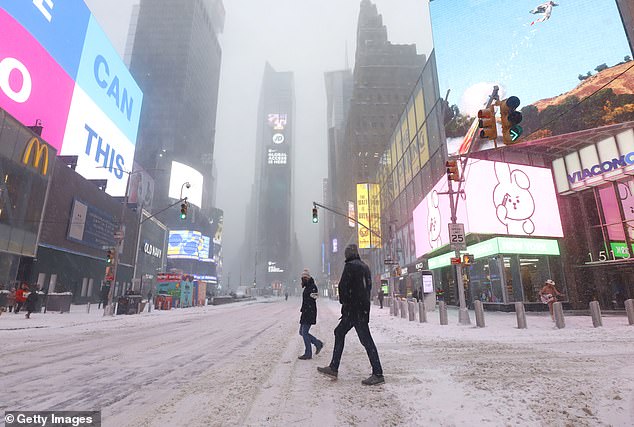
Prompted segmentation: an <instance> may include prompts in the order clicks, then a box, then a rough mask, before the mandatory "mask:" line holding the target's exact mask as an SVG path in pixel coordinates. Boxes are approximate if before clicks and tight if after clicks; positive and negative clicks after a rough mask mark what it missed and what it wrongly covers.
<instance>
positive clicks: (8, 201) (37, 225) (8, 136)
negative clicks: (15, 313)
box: [0, 109, 56, 289]
mask: <svg viewBox="0 0 634 427" xmlns="http://www.w3.org/2000/svg"><path fill="white" fill-rule="evenodd" d="M55 154H56V150H55V149H54V148H53V147H52V146H50V145H49V144H47V143H46V142H45V141H43V140H42V139H41V137H40V136H39V135H38V134H37V133H34V132H33V131H32V130H31V129H29V128H27V127H25V126H23V125H22V124H21V123H20V122H18V121H17V120H16V119H15V118H14V117H12V116H11V115H9V114H8V113H7V112H6V111H4V110H2V109H0V168H1V170H0V172H1V173H0V176H2V179H1V180H0V283H1V284H3V285H4V286H5V287H6V288H7V289H8V288H9V287H10V286H14V285H15V281H16V280H25V279H26V277H25V276H26V275H27V271H26V266H27V265H29V264H31V263H32V262H33V260H34V259H35V257H36V256H37V250H38V247H37V242H38V238H39V235H40V233H41V226H42V219H43V217H44V206H45V203H46V196H47V194H48V192H49V191H50V189H49V187H50V183H51V181H52V176H53V175H54V169H55Z"/></svg>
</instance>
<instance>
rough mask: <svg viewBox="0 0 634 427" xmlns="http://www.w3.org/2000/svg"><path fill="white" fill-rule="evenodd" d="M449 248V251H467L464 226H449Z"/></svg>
mask: <svg viewBox="0 0 634 427" xmlns="http://www.w3.org/2000/svg"><path fill="white" fill-rule="evenodd" d="M449 246H450V247H451V249H461V250H462V249H467V241H466V240H465V237H464V224H449Z"/></svg>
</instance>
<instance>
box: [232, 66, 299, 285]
mask: <svg viewBox="0 0 634 427" xmlns="http://www.w3.org/2000/svg"><path fill="white" fill-rule="evenodd" d="M294 86H295V84H294V77H293V73H292V72H278V71H275V70H274V69H273V67H271V66H270V65H269V64H268V63H267V64H266V66H265V69H264V78H263V81H262V89H261V92H260V105H259V108H258V116H257V117H258V118H257V120H258V123H257V134H256V157H255V184H254V186H253V195H252V198H251V200H252V202H251V204H250V209H249V212H250V213H251V215H254V216H251V217H248V218H247V223H250V224H251V226H250V232H249V233H247V234H246V239H247V240H246V241H245V248H247V251H245V253H244V259H243V261H244V263H243V270H244V271H246V272H249V271H254V275H255V277H254V281H255V282H256V284H257V287H258V288H268V287H269V286H271V287H273V288H275V287H279V286H280V285H288V284H289V282H290V280H291V270H292V269H293V268H295V269H296V268H297V266H294V265H293V264H294V260H295V259H296V256H295V255H294V254H293V253H294V250H293V247H294V246H295V244H294V241H295V239H294V227H293V219H292V211H291V207H292V200H293V194H292V192H293V144H294V143H295V141H294V122H295V87H294ZM248 228H249V227H248ZM245 268H246V270H245ZM251 268H253V270H251ZM293 271H294V270H293ZM294 272H295V273H296V271H294Z"/></svg>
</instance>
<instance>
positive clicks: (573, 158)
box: [552, 128, 634, 310]
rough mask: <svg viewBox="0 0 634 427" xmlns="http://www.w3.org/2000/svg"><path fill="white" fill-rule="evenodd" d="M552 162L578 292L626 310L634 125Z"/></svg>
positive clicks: (632, 267)
mask: <svg viewBox="0 0 634 427" xmlns="http://www.w3.org/2000/svg"><path fill="white" fill-rule="evenodd" d="M552 166H553V173H554V175H555V181H556V184H557V191H558V192H559V194H560V198H561V207H562V210H564V211H565V212H566V214H565V217H566V219H567V221H566V222H565V223H564V225H565V227H566V236H567V238H566V247H567V248H568V259H569V260H570V267H571V268H570V271H569V274H570V276H571V277H573V279H574V281H575V283H576V285H577V286H576V289H575V293H576V295H575V298H576V300H578V301H579V304H580V306H582V307H583V306H587V303H588V302H589V301H592V300H597V301H599V303H600V305H601V307H602V308H603V309H604V310H605V309H607V310H610V309H615V310H622V309H624V301H625V300H627V299H629V298H634V246H633V245H634V196H633V194H634V176H633V175H634V129H631V128H630V129H626V130H619V131H615V132H613V135H612V136H609V137H606V135H602V138H601V140H599V141H597V142H595V143H589V144H586V145H585V146H584V147H582V148H581V149H579V150H576V151H572V152H569V153H568V154H566V155H565V156H562V157H560V158H557V159H555V160H553V163H552Z"/></svg>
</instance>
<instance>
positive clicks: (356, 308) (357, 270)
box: [317, 244, 385, 385]
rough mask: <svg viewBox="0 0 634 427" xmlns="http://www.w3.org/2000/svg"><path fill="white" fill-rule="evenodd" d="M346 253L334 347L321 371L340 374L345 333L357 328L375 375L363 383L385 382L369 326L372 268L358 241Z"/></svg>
mask: <svg viewBox="0 0 634 427" xmlns="http://www.w3.org/2000/svg"><path fill="white" fill-rule="evenodd" d="M345 256H346V265H345V267H344V269H343V273H342V274H341V279H340V280H339V302H340V303H341V319H340V321H339V325H337V327H336V328H335V348H334V350H333V353H332V360H331V362H330V365H328V366H326V367H323V368H317V370H318V371H319V372H321V373H322V374H325V375H328V376H330V377H332V378H337V375H338V371H339V362H340V361H341V355H342V353H343V346H344V344H345V340H346V334H347V333H348V332H349V331H350V329H352V328H354V329H355V330H356V331H357V335H358V336H359V341H361V344H362V345H363V347H365V351H366V353H367V354H368V359H370V365H371V366H372V375H371V376H370V377H369V378H367V379H365V380H363V381H361V383H362V384H364V385H376V384H382V383H384V382H385V379H384V378H383V368H382V367H381V361H380V360H379V352H378V351H377V349H376V345H375V344H374V340H373V339H372V335H371V334H370V327H369V322H370V292H371V290H372V275H371V273H370V268H369V267H368V266H367V264H366V263H364V262H363V261H361V258H360V257H359V250H358V248H357V245H355V244H351V245H349V246H348V247H346V250H345Z"/></svg>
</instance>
